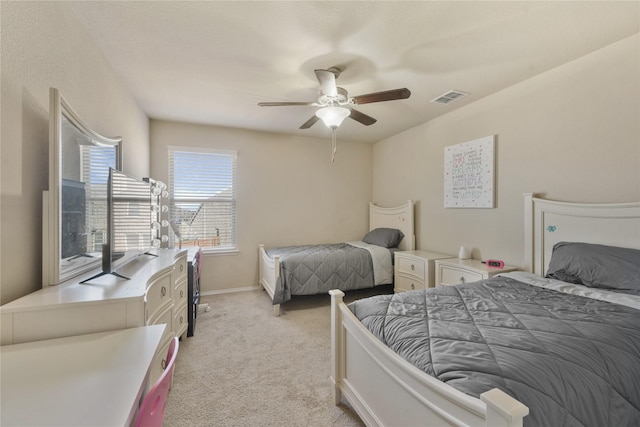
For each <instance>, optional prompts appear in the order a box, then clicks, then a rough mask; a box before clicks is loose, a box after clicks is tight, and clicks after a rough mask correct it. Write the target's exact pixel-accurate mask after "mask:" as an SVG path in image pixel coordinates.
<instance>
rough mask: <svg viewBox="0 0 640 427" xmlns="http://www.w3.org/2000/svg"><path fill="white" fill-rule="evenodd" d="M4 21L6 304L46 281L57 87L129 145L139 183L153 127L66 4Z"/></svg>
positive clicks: (19, 11) (0, 253)
mask: <svg viewBox="0 0 640 427" xmlns="http://www.w3.org/2000/svg"><path fill="white" fill-rule="evenodd" d="M0 19H1V22H0V25H1V27H2V34H1V37H2V39H1V42H2V52H1V61H2V62H1V64H2V73H1V74H2V94H1V95H2V100H1V103H2V104H1V111H2V116H1V125H2V126H1V134H0V136H1V139H0V141H1V142H0V144H1V147H0V154H1V156H0V157H1V160H2V162H1V167H0V186H1V190H2V197H1V199H0V237H1V246H0V303H2V304H4V303H7V302H10V301H12V300H14V299H16V298H18V297H20V296H22V295H26V294H28V293H30V292H32V291H34V290H36V289H38V288H39V287H40V286H41V282H42V279H41V277H42V250H41V247H42V225H41V224H42V191H43V190H46V189H47V188H48V170H49V167H48V149H49V135H48V132H49V131H48V126H49V87H57V88H58V89H59V90H60V92H61V93H62V95H63V96H64V97H65V99H66V100H67V101H68V102H69V103H70V104H71V105H72V106H73V108H74V110H76V111H77V112H78V114H80V116H81V117H82V118H83V120H84V121H85V122H87V124H89V125H90V126H91V127H93V128H94V129H95V130H96V131H97V132H99V133H101V134H103V135H106V136H116V135H118V136H122V137H123V138H124V143H123V158H124V170H125V171H127V172H129V173H131V174H134V175H137V176H146V175H148V174H149V125H148V118H147V117H146V115H145V114H144V113H143V112H142V111H141V110H140V108H139V107H138V106H137V104H136V102H135V101H134V100H133V98H132V97H131V95H130V94H129V93H128V92H127V90H126V89H125V88H124V87H123V85H122V84H121V82H120V81H119V79H118V78H117V76H116V75H115V74H114V72H113V71H112V70H111V69H110V68H109V65H108V64H107V63H106V61H105V60H104V58H103V56H102V54H101V53H100V52H99V50H98V49H97V48H96V46H95V45H94V44H93V43H92V41H91V38H90V37H89V35H88V34H87V32H86V31H85V29H84V28H83V27H82V26H81V25H80V24H79V23H78V22H77V21H76V19H75V17H74V16H73V14H72V13H70V12H69V10H68V9H67V7H66V6H65V5H64V3H62V2H5V1H3V2H0ZM129 159H131V160H129ZM133 159H135V161H133Z"/></svg>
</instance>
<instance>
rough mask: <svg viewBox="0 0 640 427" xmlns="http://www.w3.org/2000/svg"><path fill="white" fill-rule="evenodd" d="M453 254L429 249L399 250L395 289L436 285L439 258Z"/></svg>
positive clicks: (396, 257)
mask: <svg viewBox="0 0 640 427" xmlns="http://www.w3.org/2000/svg"><path fill="white" fill-rule="evenodd" d="M451 257H452V255H446V254H439V253H435V252H427V251H398V252H396V253H395V263H394V271H395V277H394V291H395V292H403V291H412V290H416V289H427V288H433V287H434V286H435V281H434V279H435V266H434V261H435V260H437V259H443V258H451Z"/></svg>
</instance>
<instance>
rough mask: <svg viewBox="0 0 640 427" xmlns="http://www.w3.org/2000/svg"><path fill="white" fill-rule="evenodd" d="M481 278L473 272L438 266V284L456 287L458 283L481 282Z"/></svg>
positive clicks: (480, 275)
mask: <svg viewBox="0 0 640 427" xmlns="http://www.w3.org/2000/svg"><path fill="white" fill-rule="evenodd" d="M482 279H483V276H482V274H480V273H476V272H474V271H469V270H465V269H462V268H454V267H450V266H440V284H441V285H457V284H459V283H471V282H477V281H478V280H482Z"/></svg>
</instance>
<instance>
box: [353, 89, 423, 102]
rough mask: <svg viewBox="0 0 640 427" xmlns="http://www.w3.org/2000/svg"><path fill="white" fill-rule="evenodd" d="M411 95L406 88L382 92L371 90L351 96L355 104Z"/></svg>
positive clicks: (390, 99) (391, 99)
mask: <svg viewBox="0 0 640 427" xmlns="http://www.w3.org/2000/svg"><path fill="white" fill-rule="evenodd" d="M410 96H411V91H410V90H409V89H407V88H402V89H392V90H385V91H383V92H373V93H368V94H366V95H359V96H354V97H353V103H354V104H356V105H360V104H369V103H371V102H382V101H393V100H394V99H407V98H408V97H410Z"/></svg>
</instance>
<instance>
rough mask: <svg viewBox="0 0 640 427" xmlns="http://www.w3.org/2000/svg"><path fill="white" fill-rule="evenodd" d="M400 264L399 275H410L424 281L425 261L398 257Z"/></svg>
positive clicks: (397, 260)
mask: <svg viewBox="0 0 640 427" xmlns="http://www.w3.org/2000/svg"><path fill="white" fill-rule="evenodd" d="M396 262H397V263H398V273H404V274H410V275H412V276H416V277H417V278H420V279H424V277H425V276H424V272H425V270H426V268H425V261H424V260H421V259H420V260H419V259H416V258H405V257H396Z"/></svg>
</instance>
